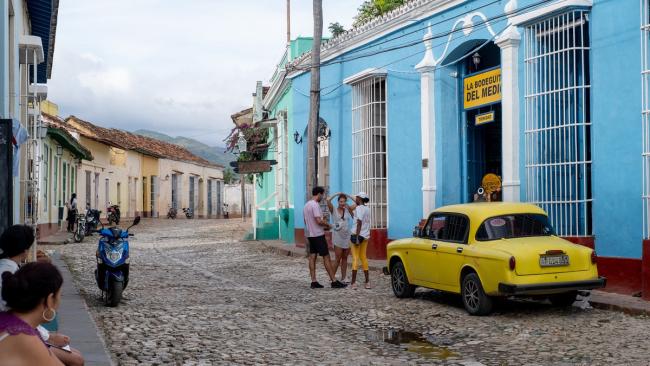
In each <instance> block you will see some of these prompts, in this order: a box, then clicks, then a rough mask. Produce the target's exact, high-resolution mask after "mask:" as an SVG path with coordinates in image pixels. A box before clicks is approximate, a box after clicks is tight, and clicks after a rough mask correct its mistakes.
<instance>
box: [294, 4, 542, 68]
mask: <svg viewBox="0 0 650 366" xmlns="http://www.w3.org/2000/svg"><path fill="white" fill-rule="evenodd" d="M550 1H552V0H540V1H538V2H536V3H533V4H530V5H527V6H525V7H523V8H520V9H517V10H515V11H514V12H512V13H509V14H506V13H503V14H500V15H496V16H493V17H490V18H487V19H486V20H483V21H481V22H479V23H477V24H475V25H474V27H479V26H485V25H490V22H491V21H495V20H500V19H503V18H507V17H510V16H513V15H517V14H519V13H521V12H524V11H527V10H529V9H531V8H535V7H538V6H540V5H542V4H545V3H548V2H550ZM475 11H476V10H474V9H473V10H470V11H467V12H464V13H461V14H459V15H458V16H456V18H461V17H462V16H463V15H467V14H470V13H472V12H475ZM450 20H452V19H446V20H445V21H442V22H438V23H437V24H441V23H443V22H448V21H450ZM426 28H428V26H427V27H425V28H421V29H418V31H421V30H424V29H426ZM461 31H464V29H463V27H460V28H458V29H454V30H450V31H445V32H441V33H438V34H434V35H432V36H431V37H427V38H425V39H419V40H414V41H410V42H408V43H402V44H399V45H395V46H392V47H389V48H384V49H380V50H375V51H372V52H368V53H364V54H361V55H355V56H352V57H348V58H340V59H333V60H329V61H324V62H321V63H320V66H321V67H324V66H329V65H334V64H338V63H343V62H348V61H353V60H357V59H360V58H364V57H370V56H375V55H378V54H381V53H385V52H390V51H395V50H398V49H402V48H409V47H413V46H416V45H419V44H421V43H422V42H423V41H427V40H434V39H438V38H444V37H447V36H449V35H450V34H454V33H458V32H461ZM414 32H416V31H413V32H411V34H412V33H414ZM395 39H396V38H395ZM445 43H446V42H445ZM374 46H376V44H369V45H366V46H363V47H374ZM350 52H354V51H350ZM309 69H311V66H296V67H291V70H288V71H294V70H301V71H306V70H309Z"/></svg>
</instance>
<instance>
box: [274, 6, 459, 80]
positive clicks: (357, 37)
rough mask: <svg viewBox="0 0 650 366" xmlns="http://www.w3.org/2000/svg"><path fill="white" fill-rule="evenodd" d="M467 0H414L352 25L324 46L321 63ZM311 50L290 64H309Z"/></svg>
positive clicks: (295, 73) (295, 72) (298, 71)
mask: <svg viewBox="0 0 650 366" xmlns="http://www.w3.org/2000/svg"><path fill="white" fill-rule="evenodd" d="M465 2H468V0H433V1H432V0H415V1H410V2H407V3H406V4H404V5H403V6H401V7H399V8H397V9H395V10H394V11H392V12H390V13H388V14H386V15H384V16H382V17H379V18H377V19H375V20H372V21H370V22H368V23H366V24H364V25H361V26H359V27H357V28H353V29H351V30H349V31H348V32H346V33H344V34H343V35H341V36H339V37H336V38H332V39H331V40H330V41H329V42H327V43H325V44H323V46H322V47H321V62H324V61H328V60H331V59H333V58H336V57H338V56H340V55H342V54H345V53H347V52H350V51H352V50H354V49H356V48H358V47H361V46H363V45H365V44H367V43H370V42H372V41H375V40H377V39H379V38H382V37H384V36H386V35H388V34H390V33H393V32H395V31H396V30H398V29H401V28H405V27H406V26H408V25H410V24H413V23H415V22H418V21H421V20H423V19H427V18H429V17H431V16H433V15H435V14H438V13H442V12H443V11H445V10H448V9H450V8H453V7H455V6H458V5H460V4H463V3H465ZM309 60H311V53H310V52H306V53H305V54H303V55H302V56H300V57H298V58H296V59H295V60H293V61H292V62H291V63H290V65H291V66H297V65H306V66H307V65H310V64H311V63H310V62H309ZM308 71H309V69H307V70H295V71H292V72H290V73H289V75H288V76H287V77H289V78H294V77H296V76H298V75H301V74H303V73H305V72H308Z"/></svg>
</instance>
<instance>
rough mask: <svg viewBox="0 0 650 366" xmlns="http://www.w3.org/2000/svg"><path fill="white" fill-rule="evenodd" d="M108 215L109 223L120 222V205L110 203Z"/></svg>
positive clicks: (116, 223)
mask: <svg viewBox="0 0 650 366" xmlns="http://www.w3.org/2000/svg"><path fill="white" fill-rule="evenodd" d="M106 215H107V216H108V225H111V224H113V223H115V225H119V224H120V205H111V204H110V203H109V206H108V208H107V209H106Z"/></svg>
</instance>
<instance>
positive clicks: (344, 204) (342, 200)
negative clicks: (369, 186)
mask: <svg viewBox="0 0 650 366" xmlns="http://www.w3.org/2000/svg"><path fill="white" fill-rule="evenodd" d="M334 197H338V207H336V208H334V205H332V200H333V199H334ZM327 208H328V209H329V211H330V214H331V216H332V223H333V224H334V227H333V228H332V244H334V276H335V277H336V272H337V271H338V269H339V267H341V281H342V282H343V283H345V278H346V272H347V270H348V256H349V255H350V225H349V223H348V221H349V220H350V219H351V218H352V214H351V213H350V212H349V207H348V196H347V195H345V193H341V192H339V193H337V194H334V195H332V196H331V197H328V198H327Z"/></svg>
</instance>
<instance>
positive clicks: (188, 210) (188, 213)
mask: <svg viewBox="0 0 650 366" xmlns="http://www.w3.org/2000/svg"><path fill="white" fill-rule="evenodd" d="M183 212H184V213H185V217H187V218H188V219H193V218H194V210H192V209H191V208H189V207H188V208H184V209H183Z"/></svg>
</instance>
